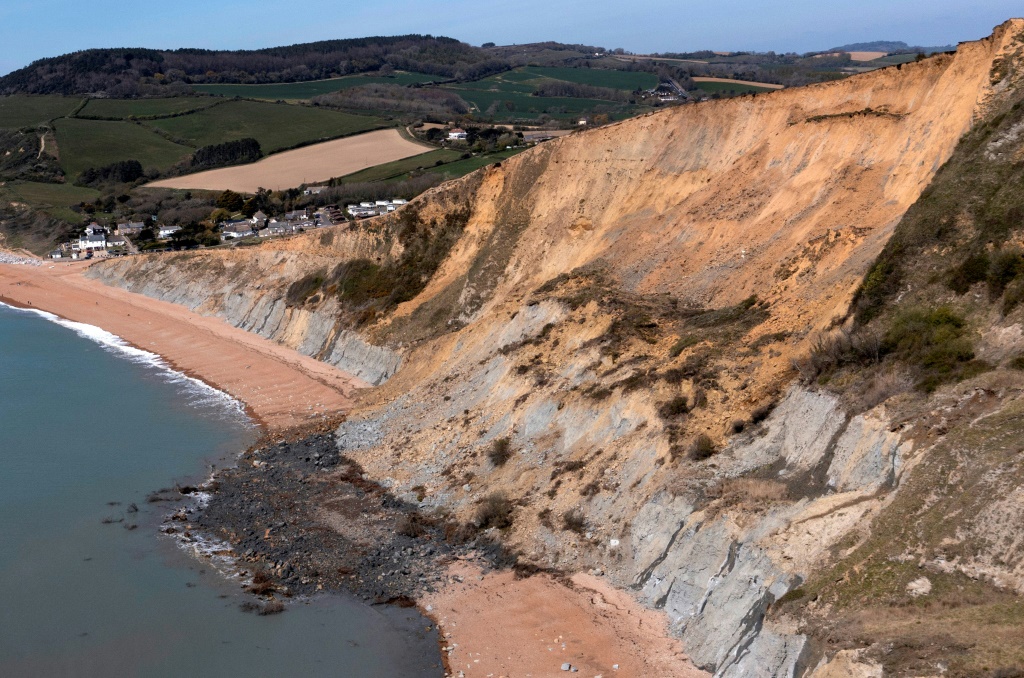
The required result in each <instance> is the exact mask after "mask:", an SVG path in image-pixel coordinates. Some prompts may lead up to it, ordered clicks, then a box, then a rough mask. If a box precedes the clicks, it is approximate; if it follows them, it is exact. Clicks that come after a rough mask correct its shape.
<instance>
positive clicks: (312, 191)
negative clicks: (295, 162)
mask: <svg viewBox="0 0 1024 678" xmlns="http://www.w3.org/2000/svg"><path fill="white" fill-rule="evenodd" d="M325 188H326V186H310V187H309V188H307V189H306V190H304V191H303V192H302V195H320V194H321V193H323V191H324V189H325Z"/></svg>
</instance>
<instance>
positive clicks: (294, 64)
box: [0, 35, 509, 97]
mask: <svg viewBox="0 0 1024 678" xmlns="http://www.w3.org/2000/svg"><path fill="white" fill-rule="evenodd" d="M508 67H509V66H508V63H507V62H506V61H504V60H502V59H498V58H495V57H493V56H492V55H491V54H490V53H488V52H487V51H485V50H482V49H480V48H478V47H472V46H470V45H467V44H465V43H463V42H459V41H458V40H454V39H452V38H445V37H433V36H430V35H403V36H395V37H371V38H358V39H348V40H325V41H320V42H311V43H305V44H298V45H290V46H287V47H271V48H267V49H258V50H237V51H216V50H203V49H177V50H153V49H144V48H118V49H90V50H84V51H80V52H74V53H71V54H65V55H63V56H58V57H51V58H47V59H40V60H38V61H35V62H33V63H31V64H29V65H28V66H26V67H25V68H22V69H19V70H16V71H14V72H12V73H9V74H7V75H5V76H4V77H2V78H0V95H2V94H63V95H73V94H96V93H103V94H106V95H108V96H112V97H127V96H136V95H140V94H142V95H158V94H165V95H167V94H174V93H178V92H181V91H184V90H186V89H187V87H188V85H192V84H200V83H206V84H213V83H247V84H259V83H278V82H305V81H310V80H322V79H325V78H332V77H338V76H344V75H350V74H353V73H364V72H369V71H379V70H380V69H381V68H389V69H400V70H407V71H413V72H417V73H425V74H429V75H432V76H435V77H437V78H440V79H449V78H455V79H476V78H480V77H484V76H486V75H489V74H491V73H497V72H500V71H503V70H506V69H507V68H508Z"/></svg>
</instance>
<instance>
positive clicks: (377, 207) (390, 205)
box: [345, 198, 409, 219]
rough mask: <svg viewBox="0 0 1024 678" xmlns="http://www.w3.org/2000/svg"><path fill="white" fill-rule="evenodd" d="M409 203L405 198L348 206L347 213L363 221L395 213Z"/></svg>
mask: <svg viewBox="0 0 1024 678" xmlns="http://www.w3.org/2000/svg"><path fill="white" fill-rule="evenodd" d="M408 202H409V201H408V200H404V199H403V198H395V199H394V200H377V201H376V202H361V203H359V204H358V205H355V204H353V205H347V206H346V207H345V211H346V212H348V213H349V214H350V215H351V216H353V217H355V218H356V219H361V218H363V217H375V216H377V215H379V214H387V213H388V212H394V211H395V210H396V209H398V208H399V207H401V206H402V205H405V204H406V203H408Z"/></svg>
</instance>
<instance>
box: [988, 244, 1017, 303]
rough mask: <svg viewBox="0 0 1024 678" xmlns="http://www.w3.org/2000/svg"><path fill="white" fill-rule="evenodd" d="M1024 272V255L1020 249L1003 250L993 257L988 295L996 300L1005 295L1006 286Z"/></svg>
mask: <svg viewBox="0 0 1024 678" xmlns="http://www.w3.org/2000/svg"><path fill="white" fill-rule="evenodd" d="M1021 273H1024V255H1022V254H1021V251H1020V250H1018V249H1014V248H1010V249H1005V250H1001V251H999V252H998V253H996V255H995V256H994V257H993V258H992V264H991V266H989V271H988V295H989V299H991V300H992V301H995V300H996V299H998V298H999V297H1001V296H1003V292H1004V291H1005V290H1006V286H1007V285H1009V284H1010V283H1011V282H1013V280H1014V279H1015V278H1017V276H1019V275H1020V274H1021Z"/></svg>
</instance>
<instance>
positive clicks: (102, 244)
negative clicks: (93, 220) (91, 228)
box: [78, 229, 107, 252]
mask: <svg viewBox="0 0 1024 678" xmlns="http://www.w3.org/2000/svg"><path fill="white" fill-rule="evenodd" d="M86 230H88V229H86ZM78 249H79V250H80V251H82V252H95V251H97V250H105V249H107V236H105V235H103V234H102V233H96V234H93V235H83V236H82V237H80V238H79V239H78Z"/></svg>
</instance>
